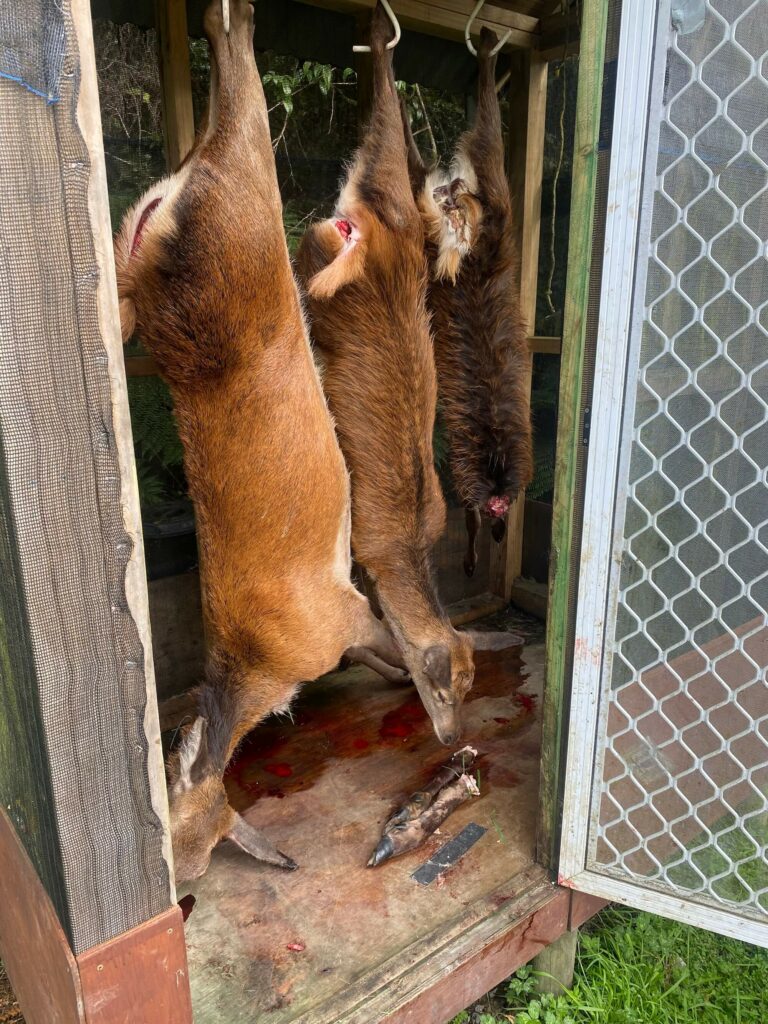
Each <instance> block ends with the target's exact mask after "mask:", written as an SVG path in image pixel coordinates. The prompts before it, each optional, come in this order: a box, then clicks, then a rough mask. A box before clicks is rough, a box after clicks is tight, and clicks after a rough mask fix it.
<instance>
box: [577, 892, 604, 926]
mask: <svg viewBox="0 0 768 1024" xmlns="http://www.w3.org/2000/svg"><path fill="white" fill-rule="evenodd" d="M608 905H609V901H608V900H604V899H603V898H602V897H601V896H590V895H589V893H586V892H579V891H578V890H577V889H572V890H571V917H570V920H569V922H568V927H569V928H570V929H571V930H573V931H575V930H577V929H578V928H581V926H582V925H583V924H586V923H587V921H589V920H590V918H592V917H594V916H595V914H599V913H600V911H601V910H605V908H606V907H607V906H608Z"/></svg>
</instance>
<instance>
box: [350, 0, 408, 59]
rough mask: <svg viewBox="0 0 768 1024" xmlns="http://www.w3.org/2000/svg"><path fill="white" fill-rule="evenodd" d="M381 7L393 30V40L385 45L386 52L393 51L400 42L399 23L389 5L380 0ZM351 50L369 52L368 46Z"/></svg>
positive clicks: (384, 0) (385, 1) (385, 0)
mask: <svg viewBox="0 0 768 1024" xmlns="http://www.w3.org/2000/svg"><path fill="white" fill-rule="evenodd" d="M381 6H382V7H383V8H384V10H385V11H386V12H387V17H388V18H389V20H390V21H391V22H392V28H393V29H394V30H395V35H394V38H393V39H390V41H389V42H388V43H387V49H388V50H394V48H395V47H396V46H397V44H398V43H399V42H400V22H399V21H398V20H397V17H396V16H395V12H394V11H393V10H392V8H391V7H390V6H389V3H388V2H387V0H381ZM352 50H353V52H354V53H370V52H371V48H370V46H353V47H352Z"/></svg>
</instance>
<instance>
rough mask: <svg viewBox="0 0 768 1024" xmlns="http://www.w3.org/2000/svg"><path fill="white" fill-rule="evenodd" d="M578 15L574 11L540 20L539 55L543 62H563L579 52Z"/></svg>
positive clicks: (551, 15) (576, 11)
mask: <svg viewBox="0 0 768 1024" xmlns="http://www.w3.org/2000/svg"><path fill="white" fill-rule="evenodd" d="M579 14H580V12H579V11H578V10H576V9H574V10H571V11H569V12H568V14H550V15H549V16H548V17H546V18H542V19H541V22H540V25H539V31H540V39H539V53H540V55H541V57H542V59H543V60H547V61H552V60H564V59H565V57H570V56H572V55H573V54H575V53H578V52H579Z"/></svg>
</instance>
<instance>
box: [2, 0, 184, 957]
mask: <svg viewBox="0 0 768 1024" xmlns="http://www.w3.org/2000/svg"><path fill="white" fill-rule="evenodd" d="M23 11H24V14H23V17H25V18H29V19H30V37H33V36H34V32H35V31H36V29H37V27H38V25H39V18H40V13H39V11H38V10H36V6H35V4H29V5H25V6H24V8H23ZM46 16H47V17H58V18H60V19H61V22H60V24H61V27H62V28H63V31H64V35H65V44H66V52H65V58H64V65H63V72H62V75H61V80H60V101H59V102H57V103H51V104H46V103H45V101H43V100H41V99H40V98H39V97H37V96H35V95H33V94H32V93H31V92H29V91H27V90H25V89H23V88H21V87H19V86H18V85H16V84H15V83H12V82H8V81H7V80H3V81H1V82H0V122H1V123H0V134H1V135H2V137H3V138H4V139H6V140H8V145H6V146H2V147H0V177H1V178H2V180H3V189H2V194H1V195H0V219H2V222H3V223H4V224H13V231H9V232H5V233H4V235H3V243H4V244H3V247H2V253H1V254H0V263H1V264H2V265H1V266H0V309H2V310H3V315H2V316H0V432H1V433H2V446H3V453H4V462H5V471H6V479H7V488H6V494H5V496H4V500H3V504H4V506H5V509H6V514H7V515H8V516H9V517H10V519H11V521H12V531H13V534H12V544H13V546H14V548H15V556H14V557H15V559H16V566H17V573H18V581H19V592H20V593H21V594H22V595H23V601H24V614H25V620H26V621H25V625H24V636H23V637H22V640H21V642H22V646H23V647H24V648H25V649H26V652H27V657H28V658H29V659H30V660H31V665H32V668H33V670H34V671H33V673H30V672H27V678H26V679H24V678H22V677H21V676H19V677H16V676H14V677H12V680H11V684H12V685H13V686H14V687H15V688H16V690H17V692H18V689H19V688H20V687H21V686H23V685H26V684H27V683H28V682H29V681H30V677H31V680H32V685H33V694H34V699H35V701H36V702H37V704H38V706H39V710H40V718H39V722H38V723H36V725H37V726H38V727H39V730H38V731H39V734H38V736H37V737H36V740H37V743H36V745H37V748H38V749H37V754H36V756H37V758H38V759H39V761H40V764H41V765H42V768H41V771H43V772H44V773H47V774H48V775H49V777H50V780H51V783H50V807H51V808H52V809H53V812H54V813H55V817H56V828H55V833H56V834H57V835H58V845H59V849H60V854H61V856H60V872H61V878H62V883H63V884H62V891H63V893H64V897H65V901H66V910H67V914H66V918H67V919H66V920H63V922H62V923H63V924H64V925H65V927H68V928H69V934H70V939H71V944H72V946H73V949H74V950H75V951H82V950H83V949H86V948H88V947H89V946H91V945H93V944H95V943H97V942H100V941H103V940H105V939H107V938H109V937H111V936H112V935H114V934H116V933H118V932H120V931H122V930H124V929H126V928H129V927H132V926H133V925H135V924H136V923H138V922H139V921H141V920H143V919H145V918H146V917H150V916H153V915H154V914H155V913H157V912H158V911H160V910H163V909H165V907H167V906H168V904H169V902H170V898H171V885H170V875H169V867H168V862H167V856H168V851H167V846H166V845H165V844H166V838H165V830H164V827H163V819H162V806H163V805H164V799H165V797H164V792H165V791H164V785H163V784H162V765H161V762H160V749H159V729H158V727H157V713H156V709H155V711H154V720H153V716H152V708H151V702H150V697H149V693H150V692H152V691H153V686H152V680H151V665H150V664H149V663H148V661H147V658H148V656H149V642H148V630H147V629H146V622H144V623H142V622H141V617H142V609H141V600H142V594H143V595H144V598H143V600H144V609H145V608H146V595H145V592H144V590H143V589H142V588H143V587H144V583H143V561H142V558H141V546H140V534H139V528H138V511H137V510H138V499H137V496H136V486H135V478H134V475H133V463H132V454H131V452H132V447H131V442H130V433H129V430H128V416H127V401H126V398H125V381H124V376H123V370H122V352H121V348H120V344H119V338H118V331H117V309H116V295H115V291H114V270H113V268H112V266H111V263H110V260H111V253H112V247H111V242H110V229H109V214H108V206H107V194H106V184H105V182H106V175H105V171H104V159H103V153H102V151H101V145H102V142H101V126H100V120H99V108H98V94H97V91H96V70H95V60H94V56H93V44H92V39H91V23H90V10H89V6H88V3H87V2H86V0H73V3H72V4H71V5H69V4H67V5H61V6H60V7H57V8H56V9H55V10H54V12H53V14H51V13H50V12H48V14H47V15H46ZM30 197H34V198H35V201H34V202H32V201H31V199H30ZM120 396H122V397H120ZM25 699H26V698H25ZM23 706H24V707H27V706H28V705H23ZM153 765H154V767H153ZM44 798H45V794H44V793H42V794H41V793H40V792H38V791H37V790H36V789H34V790H33V789H30V790H25V791H24V792H23V793H19V794H18V801H19V806H20V807H21V808H22V809H24V810H26V809H29V808H35V807H39V806H40V801H41V800H42V799H44ZM46 834H47V838H48V841H49V842H50V841H51V837H52V832H51V830H47V829H46ZM44 881H45V882H46V884H48V882H49V879H48V878H44ZM63 916H64V915H63Z"/></svg>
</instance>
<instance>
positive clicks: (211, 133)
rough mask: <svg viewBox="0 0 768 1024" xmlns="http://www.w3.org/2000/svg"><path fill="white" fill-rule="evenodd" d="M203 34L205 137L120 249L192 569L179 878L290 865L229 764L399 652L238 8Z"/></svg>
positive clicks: (176, 789)
mask: <svg viewBox="0 0 768 1024" xmlns="http://www.w3.org/2000/svg"><path fill="white" fill-rule="evenodd" d="M205 29H206V34H207V35H208V39H209V41H210V45H211V66H212V75H211V106H210V110H209V122H208V126H207V128H206V131H205V134H204V136H203V137H202V138H201V140H200V142H199V143H198V146H197V148H196V149H195V150H194V152H193V154H192V155H191V157H190V158H189V159H188V160H187V162H186V163H185V164H184V165H183V167H182V168H181V169H180V170H179V171H178V172H177V173H176V174H174V175H173V176H171V177H170V178H168V179H167V180H165V181H163V182H161V183H159V184H158V185H156V186H155V187H153V188H152V189H150V191H149V192H147V194H146V195H144V196H143V197H142V198H141V199H140V200H139V202H138V203H137V204H136V206H135V207H134V208H133V210H131V211H130V212H129V213H128V214H127V215H126V217H125V220H124V222H123V225H122V227H121V230H120V233H119V236H118V238H117V241H116V261H117V272H118V290H119V295H120V309H121V322H122V330H123V336H124V337H125V338H127V337H128V336H130V335H131V334H132V332H133V330H134V327H135V328H136V329H137V331H138V333H139V335H140V336H141V338H142V340H143V341H144V343H145V344H146V345H147V347H148V348H149V350H150V351H151V353H152V354H153V356H154V357H155V359H156V361H157V363H158V365H159V367H160V371H161V373H162V375H163V377H164V378H165V380H166V381H167V383H168V385H169V387H170V390H171V393H172V395H173V399H174V406H175V414H176V420H177V424H178V428H179V434H180V436H181V439H182V442H183V445H184V462H185V469H186V474H187V479H188V482H189V490H190V495H191V497H192V499H193V502H194V505H195V512H196V518H197V531H198V543H199V546H200V549H201V561H202V565H203V567H204V571H205V572H204V575H205V579H204V588H203V597H204V610H205V615H206V622H207V625H208V627H209V630H210V636H209V648H210V654H209V661H208V666H207V679H206V682H205V684H204V685H203V686H202V687H201V688H200V690H199V694H198V696H199V712H200V717H198V718H197V720H196V721H195V722H194V724H193V725H192V726H191V728H189V729H188V730H187V732H186V735H185V736H184V738H183V741H182V743H181V745H180V747H179V749H178V750H177V752H176V753H175V754H173V755H172V757H171V759H170V762H169V775H170V789H169V795H170V814H171V832H172V842H173V849H174V857H175V866H176V873H177V877H178V878H179V879H182V880H183V879H191V878H195V877H198V876H199V875H200V874H202V872H203V871H204V870H205V869H206V867H207V865H208V862H209V860H210V856H211V851H212V849H213V847H214V845H215V844H216V843H217V842H218V841H219V839H221V838H223V837H225V836H229V837H230V838H232V839H233V840H234V841H235V842H237V843H239V844H240V845H241V846H242V847H243V848H245V849H246V850H247V851H248V852H250V853H251V854H253V856H255V857H256V858H257V859H259V860H263V861H266V862H268V863H271V864H276V865H279V866H282V867H293V866H295V865H294V864H293V862H292V861H291V860H290V859H289V858H288V857H286V856H285V855H283V854H281V853H280V852H278V850H277V849H275V847H274V846H273V845H272V844H271V843H270V842H269V841H267V840H266V839H265V838H264V837H263V836H261V835H260V834H259V833H258V832H257V831H256V830H255V829H254V828H252V827H251V826H250V825H248V824H247V823H246V822H245V821H244V819H242V818H240V817H239V816H238V815H237V814H236V813H235V812H234V810H233V809H232V808H231V807H230V806H229V804H228V803H227V798H226V793H225V790H224V784H223V781H222V777H223V773H224V769H225V767H226V765H227V762H228V761H229V759H230V757H231V756H232V754H233V751H234V749H235V747H236V746H237V744H238V742H239V741H240V739H241V738H242V737H243V736H244V734H245V733H246V732H248V731H249V730H250V729H251V728H253V726H254V725H256V723H257V722H259V721H260V720H261V719H263V718H264V717H265V716H266V715H268V714H269V713H270V712H273V711H275V710H281V709H285V708H287V706H288V705H289V703H290V701H291V698H292V695H293V694H294V692H295V690H296V688H297V686H298V685H299V684H300V683H301V682H302V681H304V680H308V679H314V678H316V677H317V676H319V675H321V674H322V673H324V672H327V671H329V670H331V669H333V668H334V667H335V666H336V665H337V664H338V662H339V660H340V658H341V657H342V655H343V654H344V652H345V651H350V649H351V653H353V654H354V656H356V657H358V658H364V657H365V656H366V651H367V650H368V649H372V650H373V651H374V652H375V654H377V655H379V656H381V657H382V658H383V659H384V662H388V663H389V664H390V665H391V664H393V663H397V662H398V659H399V653H398V651H397V649H396V647H395V645H394V644H393V642H392V638H391V636H390V635H389V634H388V633H387V631H386V629H385V627H384V626H383V625H382V624H381V623H380V622H379V621H378V620H377V619H376V618H375V617H374V616H373V615H372V613H371V611H370V609H369V607H368V603H367V601H366V599H365V598H364V597H363V596H362V595H361V594H359V592H358V591H357V590H356V589H355V587H354V586H353V585H352V583H351V580H350V571H351V555H350V493H349V479H348V474H347V470H346V466H345V464H344V461H343V457H342V454H341V451H340V449H339V445H338V442H337V440H336V436H335V433H334V429H333V424H332V421H331V418H330V415H329V412H328V409H327V406H326V403H325V399H324V397H323V394H322V390H321V386H320V382H319V378H318V375H317V371H316V368H315V365H314V362H313V359H312V354H311V350H310V346H309V340H308V336H307V331H306V328H305V324H304V320H303V318H302V312H301V306H300V302H299V296H298V291H297V288H296V284H295V282H294V279H293V276H292V273H291V268H290V263H289V258H288V251H287V248H286V242H285V237H284V233H283V224H282V207H281V201H280V194H279V191H278V186H277V176H276V171H275V163H274V157H273V152H272V145H271V140H270V133H269V122H268V118H267V109H266V103H265V100H264V93H263V89H262V85H261V80H260V78H259V74H258V71H257V68H256V64H255V60H254V55H253V44H252V36H253V11H252V8H251V7H250V5H249V4H248V3H246V2H245V0H231V28H230V32H229V34H228V35H227V34H225V32H224V29H223V25H222V17H221V3H220V0H214V2H213V3H212V4H211V6H210V7H209V8H208V10H207V12H206V15H205ZM374 661H375V663H376V664H377V666H380V667H383V668H385V669H386V666H385V665H384V663H383V662H381V661H379V660H377V659H375V658H374ZM393 673H394V675H395V676H396V677H400V678H406V677H407V676H406V673H405V672H403V671H402V670H399V669H394V670H393Z"/></svg>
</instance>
